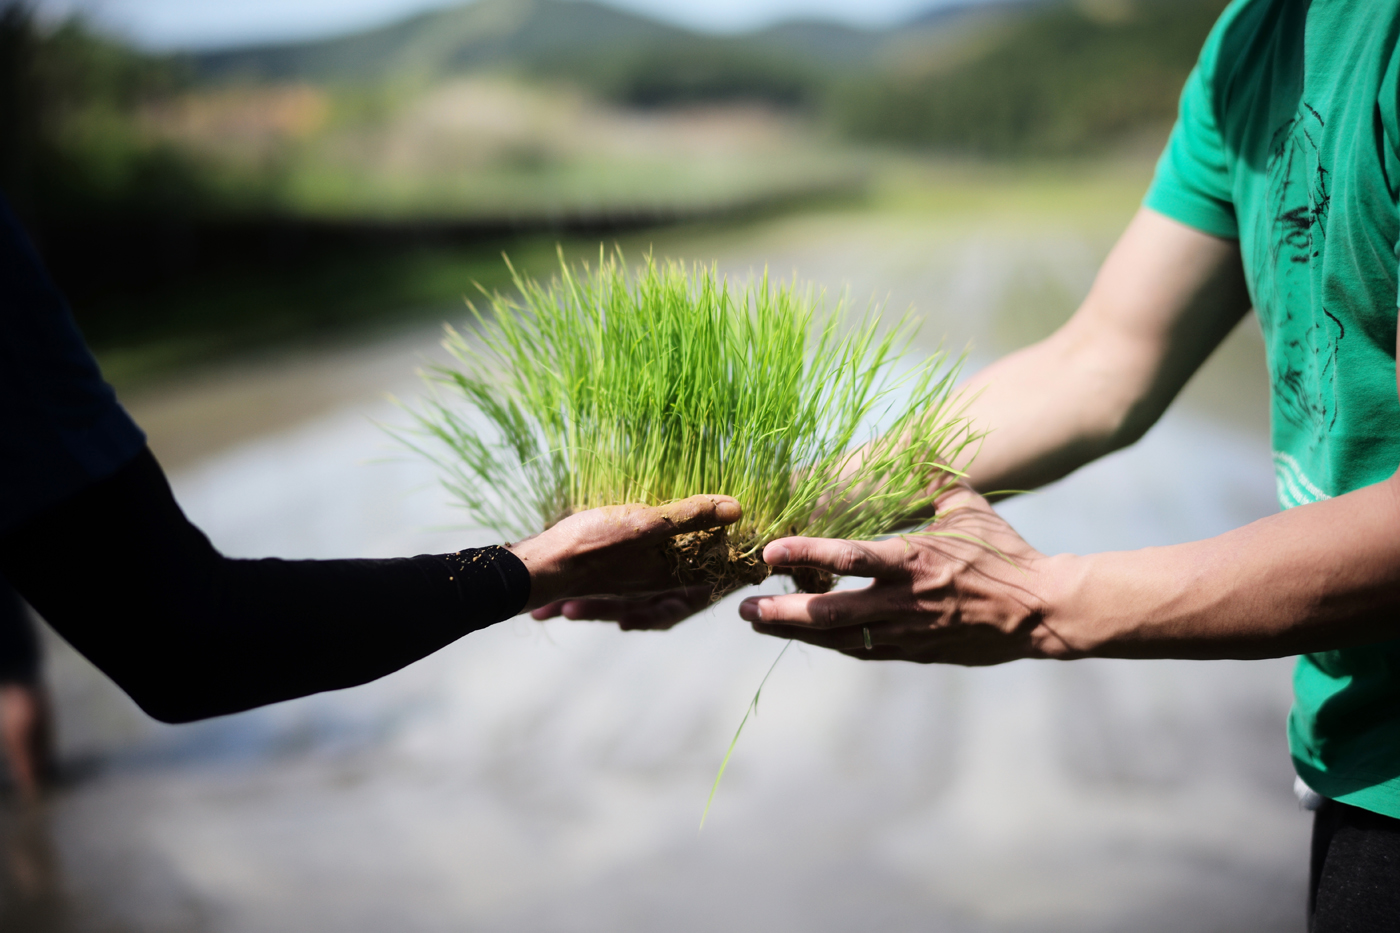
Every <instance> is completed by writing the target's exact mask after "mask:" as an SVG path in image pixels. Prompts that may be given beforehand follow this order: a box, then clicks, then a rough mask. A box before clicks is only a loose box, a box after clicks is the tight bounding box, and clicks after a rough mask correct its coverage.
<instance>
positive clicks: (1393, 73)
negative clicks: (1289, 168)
mask: <svg viewBox="0 0 1400 933" xmlns="http://www.w3.org/2000/svg"><path fill="white" fill-rule="evenodd" d="M1376 112H1377V113H1378V114H1379V115H1380V123H1381V132H1382V133H1383V134H1384V135H1385V139H1384V145H1383V146H1382V154H1383V157H1384V159H1385V177H1386V180H1387V184H1388V186H1389V188H1390V198H1391V202H1392V203H1395V204H1400V45H1397V46H1396V47H1395V48H1393V49H1391V51H1390V63H1389V65H1388V66H1387V67H1386V69H1385V74H1384V75H1383V76H1382V77H1381V89H1380V99H1379V100H1377V101H1376ZM1395 262H1396V265H1395V269H1396V280H1397V282H1400V239H1397V241H1396V243H1395ZM1396 304H1397V305H1400V295H1397V296H1396Z"/></svg>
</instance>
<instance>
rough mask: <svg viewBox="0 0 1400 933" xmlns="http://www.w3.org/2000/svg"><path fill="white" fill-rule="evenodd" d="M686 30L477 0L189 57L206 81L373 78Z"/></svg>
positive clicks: (633, 42)
mask: <svg viewBox="0 0 1400 933" xmlns="http://www.w3.org/2000/svg"><path fill="white" fill-rule="evenodd" d="M692 35H693V34H692V33H691V32H689V31H688V30H685V29H682V28H680V27H678V26H671V25H668V24H666V23H662V22H659V21H657V20H653V19H648V18H646V17H642V16H637V15H634V14H632V13H626V12H623V11H621V10H618V9H615V8H613V7H610V6H604V5H603V4H601V3H594V2H591V0H478V2H475V3H468V4H465V5H463V6H459V7H450V8H448V9H444V10H435V11H432V12H428V13H422V14H419V15H417V16H413V17H411V18H409V19H405V20H402V21H400V22H397V23H393V24H391V25H388V26H383V27H380V28H378V29H371V30H368V31H365V32H359V33H354V34H352V35H348V36H342V37H338V38H333V39H323V40H318V41H312V42H295V43H287V44H283V45H263V46H251V47H247V48H235V49H228V50H223V51H213V52H203V53H198V54H196V55H195V56H194V62H195V65H196V68H197V71H198V73H199V74H200V75H201V76H203V77H205V78H212V79H228V78H235V79H252V80H288V79H302V80H313V81H344V80H354V81H376V80H381V79H384V78H389V77H399V76H405V75H407V76H415V77H436V76H440V75H444V74H450V73H454V72H461V71H471V70H477V69H481V68H486V67H491V66H500V65H507V64H511V65H519V64H524V65H527V66H529V65H538V64H542V63H545V62H548V61H549V60H550V59H552V58H556V57H559V56H569V57H577V56H579V55H580V54H588V53H595V54H596V53H604V52H608V51H611V50H616V49H619V48H626V47H636V46H645V45H656V44H658V43H665V42H675V41H682V40H685V39H688V38H690V37H691V36H692Z"/></svg>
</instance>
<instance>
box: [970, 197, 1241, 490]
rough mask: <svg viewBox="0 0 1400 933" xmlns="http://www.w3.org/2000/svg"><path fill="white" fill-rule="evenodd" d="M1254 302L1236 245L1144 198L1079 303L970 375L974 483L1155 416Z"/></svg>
mask: <svg viewBox="0 0 1400 933" xmlns="http://www.w3.org/2000/svg"><path fill="white" fill-rule="evenodd" d="M1248 308H1249V296H1248V294H1247V291H1246V289H1245V284H1244V275H1243V269H1242V267H1241V264H1240V260H1239V246H1238V244H1237V243H1235V242H1233V241H1230V240H1221V239H1218V238H1216V237H1212V236H1208V235H1206V234H1204V233H1200V232H1199V231H1196V230H1192V229H1190V228H1188V227H1184V226H1182V225H1181V224H1179V223H1177V222H1175V221H1173V220H1169V219H1167V218H1165V217H1162V216H1161V215H1159V214H1155V213H1153V212H1152V211H1150V210H1147V209H1143V210H1141V211H1139V212H1138V214H1137V216H1136V217H1134V218H1133V221H1132V223H1131V224H1129V226H1128V229H1127V230H1126V231H1124V233H1123V236H1122V238H1121V239H1120V240H1119V241H1118V243H1117V245H1115V246H1114V248H1113V251H1112V252H1111V253H1110V254H1109V256H1108V258H1107V260H1105V262H1104V265H1103V268H1102V269H1101V270H1100V271H1099V274H1098V277H1097V278H1096V279H1095V280H1094V285H1093V287H1092V288H1091V289H1090V291H1089V294H1088V296H1086V297H1085V299H1084V303H1083V305H1081V307H1080V308H1079V310H1078V311H1077V312H1076V313H1075V315H1074V316H1073V317H1072V318H1071V319H1070V320H1069V321H1068V322H1066V323H1065V324H1064V326H1062V327H1061V328H1060V329H1059V330H1057V331H1056V332H1055V333H1054V334H1052V335H1051V336H1050V337H1048V338H1046V339H1045V340H1042V341H1040V342H1039V343H1037V344H1034V345H1032V346H1030V347H1027V348H1025V349H1024V350H1021V351H1019V352H1016V353H1013V354H1011V355H1010V356H1007V357H1005V358H1004V359H1002V360H1000V361H998V362H996V363H994V364H993V365H991V366H989V367H987V368H986V369H984V370H983V371H982V372H980V373H978V374H977V375H976V376H974V377H973V378H972V379H971V380H969V382H968V383H967V386H966V388H967V390H968V391H969V393H970V394H972V395H975V398H974V399H973V401H972V402H971V404H970V406H969V408H968V415H969V416H970V417H971V418H972V422H973V426H974V427H975V428H976V429H978V430H981V431H985V432H987V433H986V439H985V441H984V442H983V443H982V445H981V448H980V450H979V451H978V452H977V455H976V459H975V460H974V461H972V463H971V464H970V465H967V464H960V465H961V466H964V467H965V468H966V469H968V471H969V475H970V478H971V481H972V485H973V486H974V487H976V488H977V489H981V490H985V491H995V490H1002V489H1034V488H1035V487H1037V486H1041V485H1043V484H1045V483H1048V482H1051V481H1053V480H1056V479H1059V478H1060V477H1062V476H1065V475H1066V474H1068V473H1070V472H1072V471H1074V470H1075V469H1077V468H1079V467H1080V466H1083V465H1084V464H1085V463H1088V462H1089V461H1091V460H1093V459H1095V458H1097V457H1101V456H1103V455H1104V454H1106V453H1109V452H1111V451H1113V450H1117V449H1118V448H1120V447H1123V446H1126V445H1128V444H1131V443H1132V442H1133V441H1135V440H1137V439H1138V438H1139V437H1141V436H1142V434H1143V433H1144V432H1145V431H1146V430H1147V429H1148V428H1150V427H1151V426H1152V425H1153V424H1154V423H1155V422H1156V421H1157V419H1158V418H1159V417H1160V416H1161V414H1162V412H1163V411H1165V410H1166V408H1167V406H1168V405H1169V404H1171V401H1172V399H1173V398H1175V397H1176V394H1177V393H1178V392H1179V391H1180V390H1181V387H1182V386H1183V385H1185V384H1186V381H1187V380H1188V379H1189V378H1190V377H1191V374H1192V373H1194V372H1195V371H1196V370H1197V368H1199V366H1200V365H1201V364H1202V363H1203V362H1204V361H1205V359H1206V358H1207V357H1208V356H1209V355H1210V353H1211V351H1212V350H1214V349H1215V347H1216V346H1217V345H1218V344H1219V343H1220V341H1221V340H1223V339H1224V338H1225V335H1226V334H1228V333H1229V332H1230V329H1231V328H1232V327H1234V326H1235V324H1236V323H1237V322H1238V321H1239V319H1240V317H1241V316H1242V315H1243V314H1244V313H1245V311H1246V310H1248Z"/></svg>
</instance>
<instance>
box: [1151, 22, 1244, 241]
mask: <svg viewBox="0 0 1400 933" xmlns="http://www.w3.org/2000/svg"><path fill="white" fill-rule="evenodd" d="M1223 22H1224V19H1223V18H1222V23H1223ZM1221 34H1222V28H1221V24H1220V23H1218V24H1217V25H1216V28H1215V30H1214V31H1212V33H1211V35H1210V37H1209V38H1208V39H1207V40H1206V44H1205V47H1204V48H1203V49H1202V50H1201V57H1200V60H1199V61H1198V62H1197V63H1196V67H1195V68H1193V69H1192V70H1191V75H1190V77H1188V78H1187V79H1186V86H1185V87H1184V88H1183V89H1182V91H1181V104H1180V107H1179V108H1178V111H1177V119H1176V125H1175V126H1173V127H1172V132H1171V137H1170V138H1169V139H1168V140H1167V148H1166V149H1165V150H1163V152H1162V157H1161V158H1160V159H1159V160H1158V161H1157V171H1156V174H1155V175H1154V176H1153V179H1152V185H1151V187H1150V188H1148V190H1147V197H1146V198H1144V199H1143V205H1144V206H1146V207H1149V208H1151V209H1152V210H1154V211H1156V212H1157V213H1159V214H1164V215H1166V216H1167V217H1170V218H1172V219H1173V220H1177V221H1180V222H1181V223H1184V224H1186V225H1187V226H1188V227H1195V228H1196V229H1197V230H1200V231H1202V232H1204V233H1209V234H1211V235H1212V236H1218V237H1225V238H1228V239H1236V238H1238V237H1239V224H1238V222H1237V220H1236V218H1235V204H1234V195H1233V191H1232V185H1231V179H1230V163H1229V160H1228V157H1227V150H1226V146H1225V140H1224V137H1223V136H1222V135H1221V132H1220V125H1219V120H1218V115H1219V114H1218V106H1217V102H1218V96H1217V94H1216V74H1215V72H1216V68H1215V63H1216V59H1217V55H1218V51H1219V46H1220V37H1221Z"/></svg>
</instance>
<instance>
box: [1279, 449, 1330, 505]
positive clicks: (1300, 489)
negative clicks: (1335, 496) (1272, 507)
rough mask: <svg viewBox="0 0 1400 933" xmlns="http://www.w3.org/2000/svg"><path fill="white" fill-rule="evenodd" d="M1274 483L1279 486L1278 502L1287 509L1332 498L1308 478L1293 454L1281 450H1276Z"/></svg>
mask: <svg viewBox="0 0 1400 933" xmlns="http://www.w3.org/2000/svg"><path fill="white" fill-rule="evenodd" d="M1274 483H1275V485H1276V486H1277V487H1278V504H1279V505H1281V506H1282V507H1283V508H1285V509H1291V508H1293V507H1294V506H1295V505H1307V504H1308V503H1310V502H1321V501H1322V500H1323V499H1330V498H1332V497H1331V496H1329V495H1327V493H1325V492H1323V491H1322V490H1321V489H1319V488H1318V487H1317V484H1316V483H1314V482H1313V481H1312V480H1310V479H1308V475H1307V474H1306V473H1304V472H1303V468H1302V466H1301V465H1299V463H1298V461H1297V460H1295V459H1294V458H1293V456H1292V455H1291V454H1286V453H1284V452H1283V451H1281V450H1276V451H1274Z"/></svg>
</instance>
